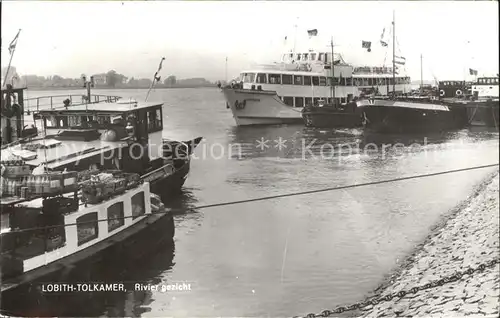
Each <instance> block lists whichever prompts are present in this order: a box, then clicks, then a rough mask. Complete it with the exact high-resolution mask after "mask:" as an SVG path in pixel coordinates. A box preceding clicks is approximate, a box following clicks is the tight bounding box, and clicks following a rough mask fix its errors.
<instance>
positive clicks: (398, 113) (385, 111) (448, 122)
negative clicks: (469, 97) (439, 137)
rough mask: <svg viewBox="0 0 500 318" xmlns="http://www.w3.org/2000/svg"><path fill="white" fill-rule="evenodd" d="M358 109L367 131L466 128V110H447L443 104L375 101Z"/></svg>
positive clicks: (431, 131)
mask: <svg viewBox="0 0 500 318" xmlns="http://www.w3.org/2000/svg"><path fill="white" fill-rule="evenodd" d="M358 106H359V108H360V110H361V112H362V116H363V126H364V128H365V131H367V132H376V133H433V132H444V131H450V130H459V129H463V128H465V127H466V126H467V119H468V117H467V111H466V109H465V108H450V109H448V107H446V106H442V105H434V104H424V103H411V102H392V101H380V102H379V103H377V101H374V104H371V105H368V104H361V105H358ZM408 106H410V107H408Z"/></svg>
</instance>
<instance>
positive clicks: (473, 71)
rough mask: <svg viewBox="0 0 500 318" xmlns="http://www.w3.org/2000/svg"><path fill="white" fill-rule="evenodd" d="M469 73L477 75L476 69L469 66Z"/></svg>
mask: <svg viewBox="0 0 500 318" xmlns="http://www.w3.org/2000/svg"><path fill="white" fill-rule="evenodd" d="M469 74H470V75H477V70H474V69H472V68H469Z"/></svg>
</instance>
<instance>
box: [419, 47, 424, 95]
mask: <svg viewBox="0 0 500 318" xmlns="http://www.w3.org/2000/svg"><path fill="white" fill-rule="evenodd" d="M422 65H423V63H422V53H420V91H422V87H424V69H423V66H422Z"/></svg>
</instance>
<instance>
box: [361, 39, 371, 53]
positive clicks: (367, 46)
mask: <svg viewBox="0 0 500 318" xmlns="http://www.w3.org/2000/svg"><path fill="white" fill-rule="evenodd" d="M361 47H362V48H363V49H366V50H367V51H368V52H371V50H372V42H370V41H361Z"/></svg>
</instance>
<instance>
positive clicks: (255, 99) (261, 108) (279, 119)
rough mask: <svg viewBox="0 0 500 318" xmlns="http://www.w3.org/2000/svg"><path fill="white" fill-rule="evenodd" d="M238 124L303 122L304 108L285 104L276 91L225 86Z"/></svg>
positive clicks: (226, 97)
mask: <svg viewBox="0 0 500 318" xmlns="http://www.w3.org/2000/svg"><path fill="white" fill-rule="evenodd" d="M222 91H223V93H224V98H225V100H226V107H227V108H230V109H231V112H232V114H233V118H234V120H235V122H236V125H237V126H251V125H282V124H302V123H303V119H302V113H301V111H302V108H299V107H291V106H288V105H286V104H284V103H283V102H282V101H281V99H280V98H279V97H278V95H277V94H276V92H275V91H259V90H250V89H234V88H223V89H222Z"/></svg>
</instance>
